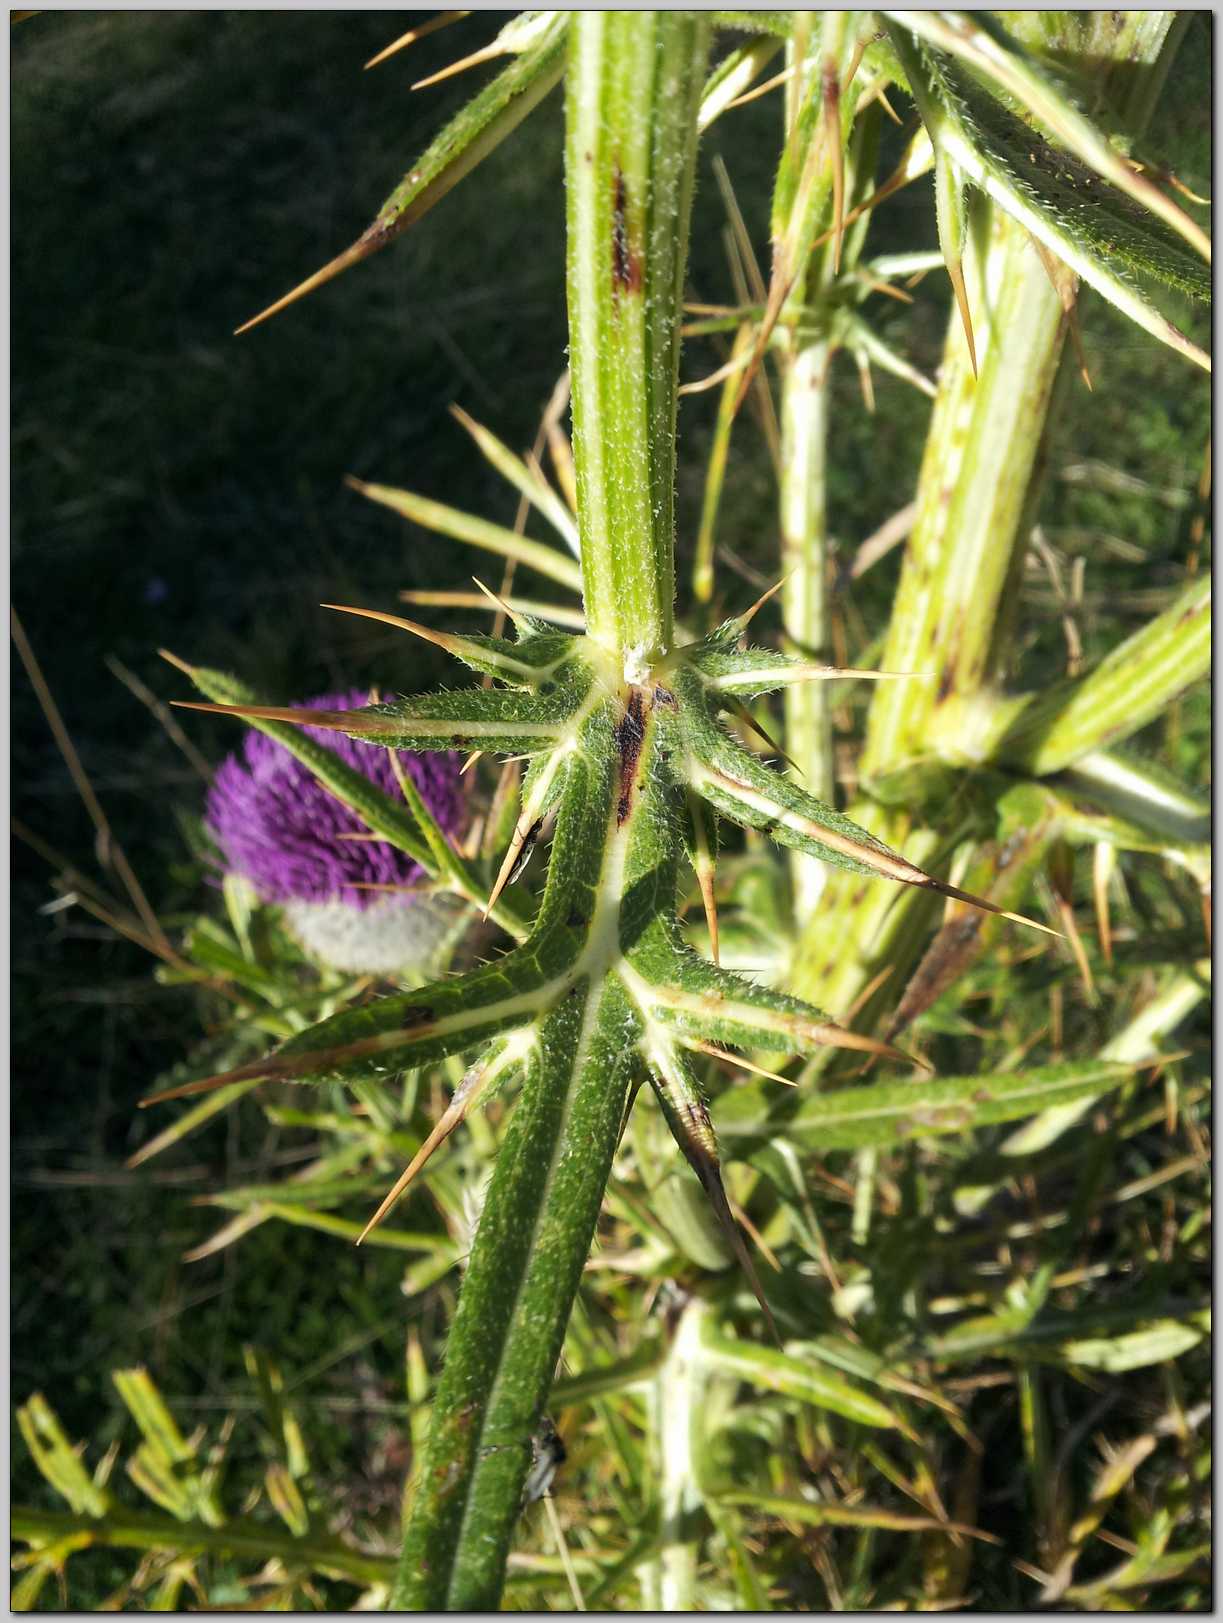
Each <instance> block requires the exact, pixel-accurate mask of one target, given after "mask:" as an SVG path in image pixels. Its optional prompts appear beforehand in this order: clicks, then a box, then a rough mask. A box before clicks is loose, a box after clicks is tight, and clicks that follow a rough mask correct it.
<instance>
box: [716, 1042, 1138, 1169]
mask: <svg viewBox="0 0 1223 1623" xmlns="http://www.w3.org/2000/svg"><path fill="white" fill-rule="evenodd" d="M1134 1070H1135V1067H1134V1065H1133V1064H1131V1063H1129V1062H1128V1061H1121V1060H1101V1059H1094V1060H1079V1061H1076V1062H1074V1063H1071V1064H1067V1065H1047V1066H1042V1067H1039V1068H1037V1069H1035V1070H1031V1071H1015V1072H1012V1073H1009V1074H1004V1075H985V1076H943V1077H938V1078H936V1079H929V1080H924V1081H922V1082H919V1083H914V1082H880V1083H875V1084H873V1085H871V1086H870V1087H847V1088H837V1089H836V1090H834V1091H832V1092H829V1093H820V1094H816V1095H809V1096H808V1097H807V1098H805V1099H804V1100H803V1101H802V1104H801V1105H800V1106H799V1107H798V1109H797V1110H796V1111H794V1112H793V1113H792V1114H790V1116H789V1119H788V1120H787V1122H786V1125H785V1129H784V1130H785V1133H786V1136H787V1137H789V1138H794V1139H797V1140H798V1141H799V1142H804V1143H805V1142H810V1143H811V1144H812V1145H813V1146H814V1147H816V1148H819V1149H823V1150H851V1149H869V1148H875V1147H877V1148H886V1147H887V1146H888V1145H891V1144H896V1143H898V1142H902V1141H908V1140H910V1139H916V1138H925V1137H928V1136H931V1135H936V1134H940V1133H966V1132H971V1131H973V1130H974V1129H976V1128H979V1127H987V1126H991V1125H995V1124H997V1123H999V1122H1006V1121H1017V1120H1019V1119H1020V1118H1022V1117H1024V1116H1032V1115H1036V1114H1037V1113H1038V1112H1039V1111H1042V1110H1045V1109H1047V1108H1048V1107H1049V1106H1050V1105H1060V1104H1065V1103H1067V1102H1069V1101H1072V1100H1077V1099H1092V1098H1095V1097H1097V1096H1098V1095H1100V1094H1103V1093H1107V1092H1108V1091H1109V1090H1110V1089H1112V1088H1117V1087H1120V1086H1121V1084H1122V1083H1123V1082H1125V1081H1127V1080H1128V1079H1129V1078H1130V1077H1132V1076H1133V1075H1134ZM772 1102H773V1095H772V1094H770V1093H768V1092H766V1091H765V1090H764V1089H763V1088H757V1087H755V1086H753V1085H750V1084H749V1085H748V1086H746V1087H743V1088H735V1089H731V1090H730V1091H729V1092H727V1093H725V1094H723V1096H722V1097H721V1098H720V1099H719V1100H718V1102H717V1105H716V1106H715V1108H714V1120H715V1122H716V1124H717V1127H718V1131H719V1133H721V1134H722V1136H723V1137H727V1138H729V1137H755V1136H757V1135H764V1134H767V1133H768V1132H769V1131H770V1127H769V1125H768V1124H769V1123H770V1122H771V1121H772Z"/></svg>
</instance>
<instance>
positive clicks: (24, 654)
mask: <svg viewBox="0 0 1223 1623" xmlns="http://www.w3.org/2000/svg"><path fill="white" fill-rule="evenodd" d="M10 625H11V629H12V636H13V642H14V643H15V645H16V648H17V653H18V656H19V658H20V660H21V663H22V665H23V666H24V667H25V673H26V675H27V676H28V677H29V679H30V685H31V687H32V688H33V689H34V695H35V697H36V698H37V700H38V703H39V707H40V709H41V710H42V713H43V715H44V717H45V718H46V722H47V726H48V727H49V728H50V729H51V736H52V737H53V738H54V739H55V742H56V745H57V747H58V749H59V752H60V754H61V755H62V756H63V758H64V764H65V766H66V767H67V768H68V772H69V775H70V776H71V778H72V782H73V784H74V785H75V787H76V791H77V793H78V794H79V795H80V797H81V800H82V802H83V804H84V807H85V810H86V811H87V812H88V813H89V816H90V819H91V821H92V823H93V826H94V828H95V829H96V830H97V851H98V860H99V861H100V862H101V864H102V866H103V867H105V868H113V869H114V871H115V873H116V874H117V875H118V876H119V879H120V881H121V882H122V885H123V888H124V890H126V891H127V894H128V896H129V897H130V898H131V901H132V905H133V907H134V908H135V909H136V912H137V914H138V915H139V917H140V921H141V923H142V924H143V925H144V928H145V930H146V931H147V932H148V935H149V938H150V940H151V941H153V942H155V943H156V949H155V950H156V951H157V952H158V953H159V954H160V955H161V956H163V957H166V956H168V957H174V956H175V954H174V949H173V948H172V947H171V945H170V941H169V937H168V936H167V935H166V933H165V931H164V930H163V929H162V927H161V921H160V920H159V919H158V917H157V914H156V913H155V912H154V911H153V908H152V906H151V905H150V903H149V899H148V897H147V896H146V895H145V893H144V889H143V887H142V886H141V884H140V881H139V880H138V879H137V878H136V875H135V873H134V872H133V871H132V866H131V864H130V863H129V862H128V860H127V856H126V854H125V853H124V850H123V847H122V846H121V845H120V844H119V842H118V840H117V839H116V838H115V836H114V833H113V832H112V830H111V826H110V823H109V822H108V821H107V818H106V813H105V812H104V811H103V810H102V806H101V802H100V801H99V800H98V797H97V795H96V794H95V793H94V789H93V785H92V784H91V783H90V781H89V774H88V773H87V772H86V771H85V768H84V767H83V766H82V764H81V758H80V756H79V755H78V754H77V752H76V746H75V745H74V744H73V742H72V739H71V737H70V736H69V733H68V729H67V727H65V725H64V721H63V717H62V716H61V715H60V713H59V708H58V706H57V705H56V703H55V700H54V699H53V698H52V696H51V689H50V688H49V687H48V686H47V682H46V678H45V677H44V676H43V673H42V667H41V666H40V665H39V663H38V659H37V657H36V656H35V653H34V650H33V648H32V647H31V646H30V642H29V639H28V638H27V636H26V634H25V629H24V627H23V626H22V624H21V620H20V618H19V616H18V614H17V610H16V609H11V610H10Z"/></svg>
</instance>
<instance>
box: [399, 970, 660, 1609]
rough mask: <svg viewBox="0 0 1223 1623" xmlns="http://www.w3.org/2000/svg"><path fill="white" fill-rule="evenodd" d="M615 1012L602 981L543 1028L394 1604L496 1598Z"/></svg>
mask: <svg viewBox="0 0 1223 1623" xmlns="http://www.w3.org/2000/svg"><path fill="white" fill-rule="evenodd" d="M626 1013H627V1011H626V1009H625V1006H624V1000H623V996H622V994H619V993H618V992H617V989H616V988H615V986H614V984H613V983H611V982H603V983H601V984H600V985H598V986H596V987H594V988H591V987H590V986H589V985H588V986H587V990H586V993H585V995H584V996H583V995H582V994H581V993H580V992H579V994H578V995H577V996H575V997H573V998H570V999H567V1000H566V1001H565V1002H563V1003H562V1004H561V1006H560V1008H559V1009H557V1010H556V1011H555V1012H554V1013H553V1014H552V1015H550V1016H549V1017H548V1019H547V1020H546V1021H545V1022H544V1024H543V1028H542V1030H541V1034H540V1057H539V1062H538V1064H537V1065H536V1066H535V1067H534V1069H533V1071H532V1072H531V1073H530V1074H529V1075H528V1077H527V1082H526V1085H524V1087H523V1090H522V1097H521V1098H520V1099H519V1102H518V1105H517V1107H516V1109H515V1111H514V1115H513V1117H512V1118H511V1121H510V1126H509V1130H508V1132H507V1134H506V1138H505V1142H504V1143H503V1145H502V1147H501V1150H500V1153H499V1154H498V1156H497V1163H496V1169H495V1171H494V1173H493V1179H492V1183H491V1185H490V1186H489V1190H488V1195H487V1197H486V1199H485V1203H484V1210H483V1213H482V1214H481V1218H480V1223H479V1227H478V1229H477V1232H476V1238H475V1242H474V1245H473V1247H472V1252H471V1258H470V1261H469V1263H468V1268H467V1277H466V1279H465V1280H464V1282H463V1289H462V1292H461V1294H460V1297H459V1307H458V1312H457V1314H456V1315H455V1320H454V1324H453V1326H452V1328H451V1331H450V1336H449V1340H448V1343H447V1348H446V1366H445V1369H444V1371H443V1375H442V1380H441V1382H440V1384H439V1386H438V1391H437V1396H436V1398H435V1399H434V1405H433V1418H432V1425H431V1429H430V1435H429V1446H428V1449H427V1451H426V1454H425V1458H424V1461H423V1462H422V1465H421V1468H420V1473H419V1476H418V1479H417V1482H416V1491H415V1496H414V1499H413V1503H412V1510H411V1514H410V1516H409V1520H408V1526H407V1530H406V1532H405V1534H404V1544H403V1554H402V1557H401V1559H400V1564H399V1569H398V1571H397V1573H396V1577H395V1583H394V1587H393V1589H392V1591H391V1598H390V1606H391V1609H392V1610H402V1611H487V1610H495V1609H496V1607H497V1604H498V1601H499V1600H500V1596H501V1587H502V1583H503V1581H504V1574H505V1564H506V1560H507V1558H508V1555H509V1547H510V1540H511V1538H512V1536H513V1532H514V1528H515V1525H516V1523H517V1521H518V1517H519V1514H520V1507H521V1494H522V1484H523V1480H524V1478H525V1475H526V1472H527V1469H528V1467H529V1465H530V1463H531V1435H532V1433H533V1432H534V1430H535V1428H536V1426H537V1424H538V1422H539V1416H540V1413H541V1411H542V1408H543V1405H544V1402H545V1400H546V1398H547V1393H548V1388H549V1385H550V1384H551V1381H552V1376H553V1372H554V1371H555V1368H556V1361H557V1358H558V1357H559V1356H560V1350H561V1342H562V1341H563V1339H564V1334H565V1326H566V1324H567V1323H568V1319H569V1312H570V1309H571V1307H572V1304H573V1298H574V1296H575V1295H576V1293H577V1287H578V1281H579V1279H580V1277H581V1272H582V1266H583V1264H584V1263H585V1261H586V1256H587V1253H588V1251H589V1249H590V1240H591V1236H592V1234H593V1233H594V1226H595V1221H596V1219H597V1218H598V1215H599V1206H600V1203H601V1201H602V1197H603V1189H604V1186H605V1184H606V1182H607V1177H608V1173H609V1172H610V1170H611V1161H612V1156H613V1155H614V1153H615V1148H616V1144H617V1142H618V1140H619V1136H620V1127H621V1123H622V1121H623V1117H624V1108H625V1101H626V1098H627V1094H628V1081H629V1070H628V1065H627V1064H626V1063H625V1059H626V1056H625V1055H624V1053H623V1045H622V1041H621V1034H622V1031H623V1025H624V1019H625V1016H626ZM617 1049H618V1050H619V1058H617Z"/></svg>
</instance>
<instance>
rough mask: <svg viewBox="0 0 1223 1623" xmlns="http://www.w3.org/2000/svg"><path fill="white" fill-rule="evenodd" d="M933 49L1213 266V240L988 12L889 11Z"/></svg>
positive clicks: (1048, 70)
mask: <svg viewBox="0 0 1223 1623" xmlns="http://www.w3.org/2000/svg"><path fill="white" fill-rule="evenodd" d="M884 15H885V16H891V17H893V18H895V19H896V21H897V22H900V23H903V24H904V26H905V27H906V28H908V29H911V30H912V32H913V33H915V34H918V35H920V36H921V37H922V38H924V39H926V40H927V41H929V43H931V44H932V45H936V46H938V47H940V48H941V49H942V50H945V51H950V52H951V53H953V54H954V55H956V56H958V57H960V58H961V60H963V61H964V62H966V63H968V65H969V66H970V67H973V68H976V69H977V70H979V71H980V72H981V73H983V74H984V75H986V76H987V77H988V78H989V79H991V80H993V81H994V82H995V84H997V85H998V86H999V87H1000V88H1002V89H1003V90H1005V91H1007V92H1009V93H1010V94H1011V95H1013V96H1014V97H1015V98H1016V100H1018V101H1019V102H1020V104H1021V105H1022V106H1024V107H1025V108H1026V109H1027V110H1028V112H1029V113H1030V114H1031V115H1032V116H1033V117H1034V118H1035V119H1037V120H1038V121H1039V122H1040V123H1041V124H1043V125H1044V126H1045V128H1046V129H1047V130H1048V131H1049V132H1050V133H1051V134H1052V135H1053V136H1055V137H1056V138H1057V140H1058V141H1060V143H1061V144H1062V145H1063V146H1064V147H1066V148H1067V149H1068V150H1069V151H1071V152H1073V153H1074V155H1075V156H1076V157H1077V158H1078V159H1079V160H1080V161H1081V162H1082V163H1085V164H1087V165H1089V166H1090V167H1091V168H1092V169H1094V170H1095V171H1096V173H1097V174H1098V175H1100V176H1101V177H1102V178H1103V179H1105V180H1107V181H1109V182H1110V183H1111V184H1112V185H1113V186H1115V187H1117V189H1118V190H1119V191H1122V192H1124V193H1126V194H1128V196H1129V197H1130V198H1132V199H1133V201H1134V202H1135V203H1137V204H1139V205H1140V206H1141V207H1142V208H1145V209H1148V210H1149V211H1150V212H1151V213H1152V214H1156V215H1158V216H1159V218H1160V219H1161V220H1162V221H1163V222H1164V223H1165V224H1166V225H1168V226H1171V228H1172V229H1173V230H1174V231H1176V232H1178V233H1179V234H1180V235H1181V236H1182V237H1183V238H1184V239H1185V241H1186V242H1188V243H1189V244H1190V245H1191V246H1192V247H1193V248H1194V249H1196V251H1197V252H1198V253H1199V254H1201V256H1202V258H1203V259H1205V260H1206V261H1207V263H1209V262H1210V239H1209V238H1208V237H1207V235H1206V233H1205V232H1204V231H1203V230H1202V228H1201V227H1200V226H1199V225H1198V224H1197V223H1196V221H1194V220H1192V219H1191V218H1190V217H1189V215H1187V214H1186V213H1185V211H1184V210H1183V209H1182V208H1180V207H1179V205H1178V204H1177V203H1175V202H1174V201H1173V200H1172V199H1171V198H1170V197H1168V196H1167V195H1166V194H1165V193H1164V192H1161V191H1160V190H1159V188H1158V186H1156V185H1155V184H1154V183H1153V182H1152V181H1149V180H1148V179H1147V178H1146V176H1145V175H1143V174H1141V173H1140V172H1139V171H1137V170H1135V169H1134V168H1133V167H1132V166H1131V165H1130V164H1129V163H1127V162H1126V160H1125V158H1124V157H1123V156H1122V155H1121V153H1120V152H1118V150H1117V148H1116V147H1114V146H1113V145H1112V143H1111V142H1110V141H1109V140H1108V139H1107V137H1106V136H1105V134H1104V132H1103V131H1102V130H1100V129H1099V128H1097V126H1096V125H1095V124H1094V123H1093V122H1092V121H1091V119H1090V118H1088V117H1087V116H1086V115H1085V114H1084V113H1083V112H1082V111H1081V110H1080V109H1079V108H1078V107H1077V106H1076V105H1075V101H1074V97H1073V94H1072V92H1071V91H1070V89H1069V87H1067V86H1066V85H1063V84H1060V83H1059V82H1058V80H1057V77H1056V76H1055V74H1054V73H1053V72H1052V71H1051V70H1050V69H1049V68H1047V67H1044V66H1042V65H1041V64H1040V63H1039V62H1038V61H1037V60H1036V58H1035V57H1034V56H1032V54H1031V53H1030V52H1029V51H1027V50H1025V49H1024V47H1023V45H1022V44H1021V43H1020V42H1019V41H1018V40H1015V39H1012V38H1011V37H1010V36H1009V35H1008V34H1007V33H1006V31H1005V30H1004V29H1003V28H1002V27H1001V26H1000V25H999V23H998V21H997V19H996V18H994V17H991V16H990V14H989V13H988V12H979V13H975V14H974V13H972V12H965V11H943V12H938V11H895V12H886V13H885V14H884Z"/></svg>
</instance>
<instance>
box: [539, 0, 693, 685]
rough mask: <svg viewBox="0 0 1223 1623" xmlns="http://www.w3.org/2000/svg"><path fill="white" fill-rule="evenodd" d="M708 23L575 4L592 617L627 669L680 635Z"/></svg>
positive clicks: (585, 564)
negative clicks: (678, 537)
mask: <svg viewBox="0 0 1223 1623" xmlns="http://www.w3.org/2000/svg"><path fill="white" fill-rule="evenodd" d="M706 32H707V29H706V23H705V20H704V19H703V18H702V17H701V15H700V14H699V13H692V12H686V13H685V12H670V13H667V12H657V13H656V12H645V11H641V12H625V11H584V12H575V13H574V14H573V16H572V19H571V44H570V57H569V70H568V86H567V104H566V105H567V131H568V133H567V146H566V195H567V201H568V231H569V257H568V289H569V329H570V371H571V375H572V380H573V433H574V457H575V462H576V472H577V490H578V525H579V530H580V535H581V544H582V574H583V579H584V582H585V606H586V625H587V629H588V631H589V633H590V635H591V636H592V637H593V638H594V639H595V641H597V642H600V643H603V644H604V645H605V646H606V647H608V648H610V649H612V650H614V651H615V652H616V654H617V655H618V656H619V657H620V659H621V661H622V662H624V663H625V664H626V666H627V667H628V668H629V670H630V674H632V673H633V672H635V671H641V672H642V673H643V674H644V671H645V670H647V669H648V668H649V665H650V664H651V663H652V662H653V661H654V660H656V659H658V658H661V657H662V656H664V655H665V654H666V653H667V652H668V651H669V649H670V647H671V643H672V638H673V606H674V597H675V556H674V554H675V537H674V526H675V516H674V515H675V498H674V486H675V412H676V386H677V376H678V366H679V316H680V308H681V300H682V294H683V278H684V266H685V262H686V259H687V250H688V216H689V212H690V206H691V198H692V177H693V167H694V160H695V153H696V114H697V108H698V103H699V98H700V92H701V87H702V84H703V78H704V67H705V54H706Z"/></svg>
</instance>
